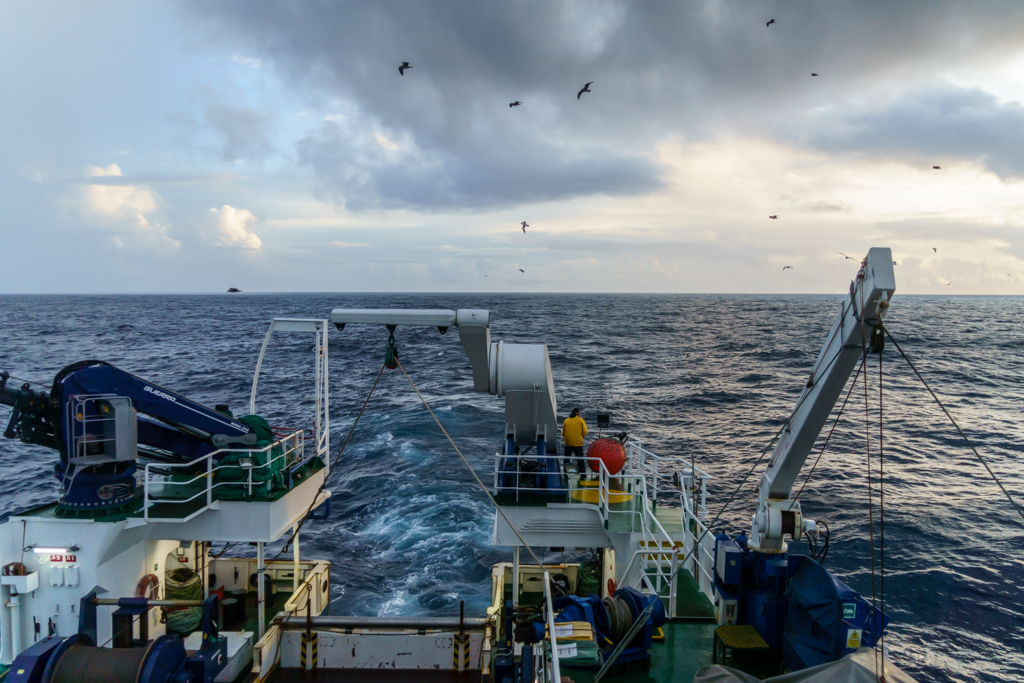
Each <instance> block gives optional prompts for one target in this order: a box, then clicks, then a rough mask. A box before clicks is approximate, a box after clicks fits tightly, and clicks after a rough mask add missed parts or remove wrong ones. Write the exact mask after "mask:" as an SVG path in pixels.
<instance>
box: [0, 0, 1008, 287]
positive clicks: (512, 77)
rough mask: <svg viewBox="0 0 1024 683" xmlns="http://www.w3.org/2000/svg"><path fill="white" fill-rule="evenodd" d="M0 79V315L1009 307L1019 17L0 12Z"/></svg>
mask: <svg viewBox="0 0 1024 683" xmlns="http://www.w3.org/2000/svg"><path fill="white" fill-rule="evenodd" d="M773 19H774V23H772V24H770V25H768V22H769V21H770V20H773ZM0 60H2V63H3V64H4V68H3V69H0V93H3V94H2V96H0V126H2V133H0V206H2V207H3V212H2V214H0V254H2V256H3V265H4V268H3V272H4V275H5V277H4V278H3V280H2V282H0V292H3V293H107V292H110V293H135V292H222V291H225V290H226V289H227V288H228V287H237V288H240V289H242V290H243V291H246V292H258V291H338V292H342V291H344V292H358V291H385V292H393V291H410V292H415V291H425V292H439V291H451V292H488V291H495V292H749V293H774V292H787V293H825V294H827V293H832V292H843V291H845V290H846V289H847V287H848V286H849V281H850V279H851V278H852V277H853V276H854V275H855V273H856V270H857V263H856V262H858V261H859V260H860V259H861V258H863V256H864V254H865V253H866V252H867V249H868V248H870V247H873V246H887V247H890V248H891V249H892V251H893V258H894V261H895V262H896V264H897V265H896V277H897V291H899V292H902V293H907V294H957V295H960V294H1022V293H1024V106H1022V102H1024V3H1020V2H1019V1H1018V0H1014V1H1012V2H1010V1H1001V0H988V1H986V2H977V1H976V0H971V1H967V0H965V1H954V0H906V1H903V2H898V3H894V2H890V1H884V0H756V1H755V0H688V1H680V0H675V1H674V2H666V1H661V0H645V1H644V2H637V1H636V0H621V1H620V0H586V1H583V0H561V1H557V0H537V1H519V0H504V1H503V2H500V3H495V2H479V0H450V1H447V2H443V3H442V2H426V1H424V2H405V1H402V0H388V1H387V2H380V1H379V0H377V1H367V2H359V1H351V2H346V1H342V0H337V1H334V2H329V1H327V0H322V1H320V2H298V1H295V2H266V1H263V0H245V1H243V0H219V1H217V2H210V1H209V0H181V1H178V2H172V1H170V0H157V1H155V2H148V3H138V2H118V1H99V2H90V3H80V2H56V1H55V2H36V3H5V4H4V5H3V6H2V7H0ZM403 61H408V62H409V63H410V64H411V65H412V68H411V69H409V70H407V71H406V72H405V75H404V76H403V75H400V74H399V72H398V66H399V65H400V64H401V63H402V62H403ZM812 73H813V74H818V75H817V76H812ZM590 81H592V82H593V84H592V85H591V86H590V90H591V92H588V93H583V94H582V95H581V96H579V97H578V96H577V93H578V91H579V90H580V88H582V87H583V84H584V83H586V82H590ZM514 101H520V102H522V104H521V105H520V106H517V107H510V106H509V103H511V102H514ZM933 166H939V167H940V168H938V169H935V168H933ZM770 216H777V218H774V219H773V218H770ZM522 221H526V222H527V223H528V224H529V227H528V228H527V229H526V233H525V234H524V233H523V232H522V230H521V227H520V223H521V222H522ZM845 255H848V256H850V257H851V258H852V259H853V260H849V259H847V258H845ZM785 266H792V267H791V268H786V269H785V270H784V267H785Z"/></svg>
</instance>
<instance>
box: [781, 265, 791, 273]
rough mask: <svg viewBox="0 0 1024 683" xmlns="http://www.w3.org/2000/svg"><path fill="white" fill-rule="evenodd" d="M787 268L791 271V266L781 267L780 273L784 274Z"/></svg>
mask: <svg viewBox="0 0 1024 683" xmlns="http://www.w3.org/2000/svg"><path fill="white" fill-rule="evenodd" d="M787 268H789V269H790V270H793V266H783V267H782V272H786V269H787Z"/></svg>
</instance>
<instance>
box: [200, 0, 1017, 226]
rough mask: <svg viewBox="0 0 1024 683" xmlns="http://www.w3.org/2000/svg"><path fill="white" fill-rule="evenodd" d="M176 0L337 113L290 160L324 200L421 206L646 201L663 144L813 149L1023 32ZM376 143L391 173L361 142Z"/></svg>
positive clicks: (885, 23)
mask: <svg viewBox="0 0 1024 683" xmlns="http://www.w3.org/2000/svg"><path fill="white" fill-rule="evenodd" d="M186 2H188V4H189V5H190V6H191V7H192V8H193V11H194V12H195V13H196V14H197V15H200V16H202V17H204V18H207V19H212V20H213V21H212V24H211V25H212V27H213V31H211V36H215V37H224V36H227V37H228V39H229V40H231V41H232V45H233V46H237V48H238V49H240V50H242V51H246V52H248V53H252V54H253V55H255V56H257V57H259V58H260V59H262V60H264V61H265V63H267V64H268V65H270V66H271V68H273V69H275V70H276V71H277V72H278V73H280V74H281V75H282V76H283V77H284V78H285V79H286V80H287V81H288V82H290V83H293V84H295V85H296V86H297V87H298V88H300V89H301V90H302V91H303V92H305V93H306V95H307V97H308V98H309V99H310V101H311V102H312V103H314V104H316V105H317V106H318V107H319V108H320V109H321V110H323V111H327V110H329V109H331V107H333V106H335V105H336V111H337V113H344V114H345V115H347V116H350V121H349V124H348V125H346V126H342V127H341V128H337V129H332V128H330V127H324V128H322V129H318V130H312V131H310V132H309V133H308V135H306V137H304V138H303V140H302V142H301V143H300V145H299V153H300V160H301V161H302V163H305V164H307V165H308V166H310V167H311V168H312V169H313V170H314V171H315V172H316V173H317V176H318V178H319V179H320V181H321V183H322V184H323V187H324V189H325V190H328V191H330V192H331V193H332V194H333V195H334V196H335V197H336V198H342V199H347V200H348V201H349V202H353V201H359V202H363V203H367V204H371V203H381V202H382V203H385V204H390V205H401V204H406V205H413V206H423V207H433V206H453V205H454V206H480V205H487V204H500V203H503V202H510V201H520V200H522V199H529V198H551V199H554V198H564V197H571V196H578V195H588V194H594V193H604V194H629V193H642V192H645V191H648V190H650V189H653V188H655V187H657V183H658V180H657V174H656V172H655V170H654V167H653V163H654V162H653V161H652V160H651V158H650V153H651V151H652V149H653V145H654V144H656V143H657V142H659V141H663V140H665V139H671V138H673V137H682V138H685V139H688V140H694V139H701V138H705V137H708V136H714V135H716V134H723V133H724V134H733V135H735V134H745V135H774V136H776V137H782V138H784V139H788V140H793V141H796V140H800V141H806V140H808V139H811V140H812V141H813V135H811V134H809V133H808V131H807V124H808V122H809V121H813V120H814V118H813V116H811V114H810V113H811V112H815V111H819V110H821V109H822V108H827V107H833V108H834V110H835V114H834V116H835V118H836V119H840V118H841V117H842V116H843V112H842V108H841V104H842V103H843V102H844V101H846V99H847V98H849V97H850V96H851V95H852V94H858V93H865V92H867V91H869V90H870V89H871V88H875V87H884V86H886V85H887V84H888V85H889V86H891V87H894V88H897V89H902V90H911V89H913V81H914V79H920V80H922V81H923V80H925V79H927V80H929V81H932V82H934V80H935V74H936V73H938V72H940V71H941V70H943V69H946V68H949V67H952V66H960V65H963V64H965V63H967V62H970V61H972V60H973V61H978V60H984V59H991V58H994V57H998V56H999V55H1002V54H1005V53H1008V52H1009V51H1012V50H1014V49H1018V48H1019V47H1020V46H1021V38H1020V36H1021V35H1024V31H1022V26H1024V24H1022V17H1024V5H1021V3H1019V2H1016V1H1014V2H1009V1H1006V0H994V1H993V2H985V3H978V2H971V1H968V0H927V1H926V0H914V1H907V2H900V3H893V2H888V1H885V2H883V1H882V0H875V1H870V0H836V1H834V2H826V3H822V2H818V1H817V0H814V1H812V0H788V1H786V2H782V1H781V0H780V1H776V2H772V1H771V0H769V1H767V2H764V3H750V2H746V1H745V0H703V1H695V2H686V3H680V2H671V3H670V2H657V1H653V0H652V1H650V2H642V3H640V2H629V1H627V0H621V1H620V0H592V1H589V2H583V1H582V0H579V1H572V2H568V1H563V2H552V1H549V0H543V1H541V0H537V1H536V2H516V1H514V0H509V1H507V2H479V1H474V0H453V1H451V2H443V3H437V2H399V1H397V0H392V1H389V2H379V1H376V2H345V3H340V2H339V3H326V2H308V3H282V2H270V1H269V0H263V1H260V0H246V1H245V2H243V1H242V0H226V1H225V2H216V3H209V2H198V1H195V0H186ZM771 18H774V19H776V23H775V24H774V25H773V26H771V27H770V28H766V27H765V22H766V21H767V20H768V19H771ZM402 61H409V62H410V63H411V64H412V65H413V69H412V70H410V71H407V72H406V74H405V76H399V74H398V70H397V67H398V65H399V64H400V63H401V62H402ZM812 71H813V72H815V73H819V74H820V76H819V77H818V78H811V77H810V73H811V72H812ZM901 79H902V80H903V81H909V82H906V83H903V82H900V81H901ZM587 81H594V82H595V83H594V85H593V86H591V89H592V91H593V92H592V93H589V94H585V95H584V96H583V98H582V99H579V100H577V98H576V92H577V90H578V89H579V88H580V87H581V86H582V85H583V83H584V82H587ZM513 100H521V101H522V102H523V103H524V104H523V106H521V107H517V108H516V109H510V108H509V107H508V103H509V102H511V101H513ZM862 111H863V109H862ZM868 129H869V128H865V130H868ZM378 133H379V134H381V135H383V136H384V137H385V138H386V139H387V140H390V141H393V143H394V145H395V146H397V147H398V149H397V150H395V149H391V150H390V151H392V152H397V153H396V154H395V155H394V157H395V158H394V159H391V160H390V161H389V160H388V158H386V157H385V158H383V159H382V157H380V156H379V154H378V153H377V151H376V150H373V151H371V150H370V149H369V148H368V147H367V143H366V140H367V139H369V138H373V137H374V136H375V135H376V134H378ZM886 135H887V133H886V131H885V129H884V127H883V128H880V129H879V136H878V139H879V140H888V139H889V138H887V137H886ZM346 136H348V137H350V138H351V139H348V140H345V139H343V138H344V137H346ZM872 141H873V139H869V140H866V141H860V144H867V145H869V146H870V145H871V144H872ZM925 142H926V141H923V142H922V144H924V143H925ZM822 144H826V145H829V144H831V145H834V144H835V142H834V141H833V140H824V141H823V142H822ZM879 144H881V143H879ZM378 146H381V145H378ZM381 149H382V150H383V149H387V147H386V146H381ZM951 153H953V152H951ZM960 153H969V154H971V155H975V156H976V155H977V154H978V150H977V149H970V148H969V143H965V147H964V148H963V149H962V151H961V152H960ZM368 193H372V194H375V195H376V196H374V197H372V198H370V197H368V196H367V194H368Z"/></svg>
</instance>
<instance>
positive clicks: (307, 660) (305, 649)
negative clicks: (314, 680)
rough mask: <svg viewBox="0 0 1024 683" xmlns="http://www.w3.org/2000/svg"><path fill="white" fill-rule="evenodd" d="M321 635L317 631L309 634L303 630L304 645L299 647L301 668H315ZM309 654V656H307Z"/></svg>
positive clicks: (318, 658)
mask: <svg viewBox="0 0 1024 683" xmlns="http://www.w3.org/2000/svg"><path fill="white" fill-rule="evenodd" d="M319 645H320V636H319V634H317V633H313V634H309V633H306V632H305V631H303V632H302V647H301V648H299V668H300V669H315V668H316V667H317V662H319V660H320V656H319V652H318V650H319ZM307 654H308V656H307Z"/></svg>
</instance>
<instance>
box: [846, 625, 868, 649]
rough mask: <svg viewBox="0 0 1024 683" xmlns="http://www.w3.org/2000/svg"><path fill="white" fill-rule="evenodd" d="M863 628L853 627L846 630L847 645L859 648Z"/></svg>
mask: <svg viewBox="0 0 1024 683" xmlns="http://www.w3.org/2000/svg"><path fill="white" fill-rule="evenodd" d="M863 633H864V631H863V629H859V628H851V629H847V630H846V647H849V648H853V649H855V650H856V649H857V648H859V647H860V643H861V636H862V635H863Z"/></svg>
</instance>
